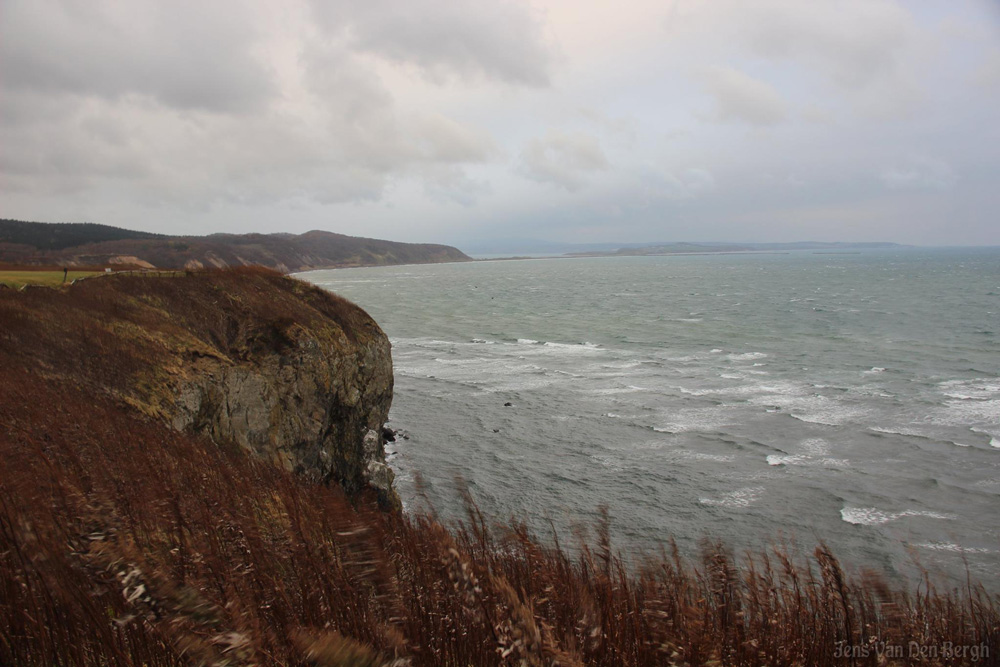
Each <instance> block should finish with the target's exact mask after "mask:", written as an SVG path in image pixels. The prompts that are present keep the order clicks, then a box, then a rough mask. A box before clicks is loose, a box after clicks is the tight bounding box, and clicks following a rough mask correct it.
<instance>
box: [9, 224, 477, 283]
mask: <svg viewBox="0 0 1000 667" xmlns="http://www.w3.org/2000/svg"><path fill="white" fill-rule="evenodd" d="M469 260H470V258H469V257H468V256H467V255H465V254H464V253H463V252H462V251H460V250H458V249H457V248H453V247H451V246H446V245H439V244H433V243H400V242H396V241H383V240H380V239H369V238H362V237H358V236H346V235H344V234H335V233H333V232H324V231H318V230H314V231H311V232H306V233H305V234H298V235H294V234H213V235H210V236H161V235H155V234H146V233H144V232H133V231H130V230H124V229H118V228H116V227H109V226H107V225H90V224H70V223H59V224H50V223H40V222H23V221H16V220H0V262H7V263H11V264H45V265H59V266H103V265H113V264H129V265H134V266H147V267H155V268H160V269H183V268H188V269H197V268H212V267H214V268H222V267H226V266H243V265H250V264H254V265H260V266H266V267H269V268H272V269H275V270H277V271H282V272H294V271H306V270H309V269H320V268H336V267H348V266H380V265H387V264H431V263H436V262H462V261H469Z"/></svg>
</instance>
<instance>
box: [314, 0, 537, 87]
mask: <svg viewBox="0 0 1000 667" xmlns="http://www.w3.org/2000/svg"><path fill="white" fill-rule="evenodd" d="M312 8H313V12H314V14H315V16H316V17H317V18H318V19H319V20H320V22H321V24H322V25H324V26H325V28H326V29H327V30H328V31H330V32H331V33H332V34H334V35H339V34H344V35H346V37H347V40H348V43H349V44H350V45H351V47H352V48H354V49H357V50H360V51H364V52H368V53H372V54H374V55H377V56H381V57H383V58H386V59H388V60H391V61H394V62H396V63H401V64H406V65H416V66H417V67H419V68H420V69H422V70H423V71H424V72H425V73H426V74H427V75H428V76H430V77H431V78H433V79H436V80H443V79H447V78H448V77H449V76H452V75H457V76H460V77H463V78H475V77H485V78H488V79H497V80H501V81H506V82H509V83H515V84H524V85H530V86H544V85H547V84H548V83H549V76H550V74H549V70H550V68H551V64H552V53H551V49H550V48H549V46H548V45H547V44H546V43H545V39H544V35H543V32H542V28H541V24H540V23H539V21H537V20H536V19H535V17H534V16H533V15H532V13H531V12H530V10H529V8H528V6H527V5H525V4H522V3H519V2H513V1H511V0H506V1H505V0H498V1H496V2H489V3H479V2H472V1H471V0H465V1H460V2H454V1H453V0H411V1H409V2H403V3H401V2H393V1H392V0H367V1H366V2H364V3H357V2H354V1H353V0H347V1H340V2H326V1H324V0H313V2H312Z"/></svg>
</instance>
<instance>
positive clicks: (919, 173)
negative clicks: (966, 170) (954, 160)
mask: <svg viewBox="0 0 1000 667" xmlns="http://www.w3.org/2000/svg"><path fill="white" fill-rule="evenodd" d="M879 178H880V179H881V181H882V183H884V184H885V186H886V187H888V188H891V189H894V190H948V189H950V188H951V187H952V186H954V185H955V183H956V181H957V180H958V176H957V175H956V174H955V170H954V169H952V167H951V165H949V164H948V163H947V162H944V161H942V160H937V159H934V158H929V157H912V158H910V159H909V160H907V161H906V162H905V163H904V164H902V165H897V166H893V167H890V168H888V169H884V170H883V171H882V173H880V174H879Z"/></svg>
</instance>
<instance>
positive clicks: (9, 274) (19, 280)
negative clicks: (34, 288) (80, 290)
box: [0, 270, 97, 288]
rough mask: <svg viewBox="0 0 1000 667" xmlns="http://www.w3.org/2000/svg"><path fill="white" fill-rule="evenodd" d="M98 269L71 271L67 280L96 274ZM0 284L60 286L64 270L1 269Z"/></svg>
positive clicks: (11, 285)
mask: <svg viewBox="0 0 1000 667" xmlns="http://www.w3.org/2000/svg"><path fill="white" fill-rule="evenodd" d="M96 274H97V272H96V271H70V272H69V273H68V275H67V276H66V279H65V282H67V283H69V282H73V281H74V280H76V279H77V278H86V277H88V276H93V275H96ZM0 284H4V285H7V286H8V287H14V288H18V287H21V286H23V285H42V286H44V287H58V286H60V285H62V284H64V280H63V272H62V271H61V270H60V271H0Z"/></svg>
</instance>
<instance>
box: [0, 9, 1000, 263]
mask: <svg viewBox="0 0 1000 667" xmlns="http://www.w3.org/2000/svg"><path fill="white" fill-rule="evenodd" d="M998 110H1000V1H998V0H948V1H947V2H945V1H942V0H910V1H905V2H904V1H896V0H810V1H809V2H804V1H803V0H753V1H752V2H748V1H746V0H674V1H670V0H658V1H655V2H654V1H648V2H647V1H646V0H619V1H617V2H610V1H596V0H545V1H543V0H525V1H518V0H510V1H508V0H476V1H470V0H365V1H364V2H357V1H355V0H280V1H279V0H274V1H260V0H238V1H237V0H211V1H210V2H206V1H204V0H197V1H189V0H173V1H172V2H155V1H151V0H0V217H4V218H16V219H23V220H38V221H50V222H55V221H67V222H81V221H89V222H100V223H105V224H111V225H117V226H122V227H127V228H130V229H140V230H147V231H155V232H161V233H170V234H208V233H215V232H233V233H245V232H293V233H299V232H304V231H308V230H310V229H324V230H328V231H335V232H340V233H345V234H353V235H361V236H370V237H377V238H388V239H394V240H401V241H421V242H443V243H452V244H455V245H458V246H459V247H462V246H463V245H470V244H471V245H482V244H484V243H487V244H488V242H491V241H494V240H504V239H541V240H547V241H560V242H574V243H602V242H670V241H733V242H741V241H742V242H749V241H761V242H765V241H768V242H781V241H805V240H809V241H894V242H900V243H910V244H917V245H1000V214H998V211H1000V128H998V118H1000V111H998Z"/></svg>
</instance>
